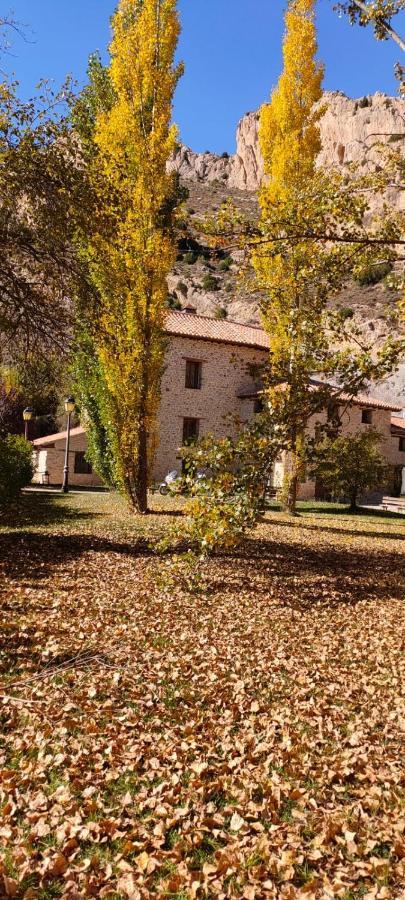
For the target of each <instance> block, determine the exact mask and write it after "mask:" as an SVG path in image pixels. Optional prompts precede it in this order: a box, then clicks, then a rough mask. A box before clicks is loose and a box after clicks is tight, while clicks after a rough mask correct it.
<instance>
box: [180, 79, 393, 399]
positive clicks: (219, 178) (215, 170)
mask: <svg viewBox="0 0 405 900" xmlns="http://www.w3.org/2000/svg"><path fill="white" fill-rule="evenodd" d="M323 104H324V105H325V111H324V113H323V116H322V119H321V121H320V128H321V137H322V151H321V153H320V156H319V164H320V165H322V166H338V167H340V168H342V169H344V168H345V167H347V166H348V165H349V164H350V163H357V164H358V165H359V166H360V167H361V168H362V169H364V170H370V169H371V168H372V167H373V166H375V165H376V164H377V159H378V152H377V145H380V144H381V143H383V144H387V145H393V146H395V147H402V146H403V144H402V142H403V141H404V139H405V128H404V122H405V101H403V100H401V99H399V98H393V97H387V96H386V95H385V94H375V95H373V96H372V97H363V98H362V99H361V100H350V99H348V98H347V97H345V95H344V94H341V93H327V94H325V96H324V100H323ZM258 126H259V114H258V113H257V112H255V113H247V115H246V116H244V117H243V118H242V119H241V121H240V123H239V125H238V129H237V150H236V154H235V155H234V156H229V155H228V154H224V155H223V156H215V155H214V154H211V153H194V152H193V151H192V150H190V149H189V148H188V147H185V146H184V145H183V146H180V147H179V148H178V151H177V153H176V156H175V158H174V160H173V162H172V167H173V168H174V169H175V170H176V171H178V172H179V174H180V176H181V180H182V181H183V182H184V183H185V184H186V186H187V188H188V190H189V198H188V202H187V204H186V221H185V230H184V236H183V239H182V240H181V242H180V245H179V254H178V259H177V263H176V266H175V268H174V270H173V272H172V273H171V275H170V276H169V291H170V295H171V302H172V304H173V305H175V306H177V307H184V306H186V305H192V306H194V307H196V309H197V310H198V311H199V312H200V313H202V314H205V315H211V316H212V315H214V316H218V317H219V318H227V317H229V318H232V319H236V320H238V321H247V322H257V321H258V318H259V316H258V300H259V298H258V296H257V295H255V294H254V292H252V290H251V289H250V287H249V285H247V284H246V282H244V281H243V280H241V278H240V277H239V274H238V254H236V253H235V252H233V253H232V252H231V251H229V252H228V253H227V252H226V251H223V252H222V253H221V254H219V255H218V258H216V259H215V258H213V257H212V255H210V254H209V253H208V251H207V247H206V246H205V245H204V239H203V236H202V235H201V230H200V229H199V228H198V227H196V224H197V222H201V218H202V217H203V216H205V215H206V214H207V213H209V212H213V211H215V210H216V209H218V208H219V206H220V204H221V203H222V202H223V201H224V200H227V199H228V198H232V200H233V202H234V203H235V204H236V205H237V206H238V207H239V208H240V209H242V210H243V211H244V212H245V213H246V214H247V215H248V216H249V217H250V218H254V217H255V216H257V214H258V206H257V196H256V193H255V192H256V191H257V187H258V185H259V184H260V181H261V178H262V175H263V164H262V159H261V156H260V150H259V141H258ZM404 149H405V148H404ZM403 198H404V192H403V191H401V187H400V185H394V186H393V187H392V188H391V189H390V192H389V195H388V197H387V199H388V200H389V203H390V205H391V206H393V207H395V208H401V207H402V208H404V201H403ZM373 205H375V202H374V201H373ZM396 299H397V298H396V296H395V293H394V292H393V291H392V290H390V289H389V287H388V286H387V284H386V283H385V281H384V280H383V279H382V280H381V282H380V283H378V284H367V285H359V284H357V283H353V282H349V283H348V284H347V287H346V288H345V290H344V291H343V292H342V294H341V295H340V296H339V297H336V298H334V299H333V305H334V306H338V307H339V306H340V307H343V308H344V309H345V311H346V312H347V314H348V315H351V316H354V318H355V320H356V321H357V322H358V323H359V324H361V326H362V328H363V330H364V333H365V334H367V335H368V337H369V339H370V342H371V343H373V344H374V346H375V347H378V346H379V345H381V343H382V342H383V340H384V339H385V338H386V337H387V335H388V334H389V333H390V332H392V328H393V327H395V326H393V314H394V310H395V306H396ZM404 384H405V370H404V368H402V369H401V371H400V373H399V374H397V375H395V376H394V377H393V378H392V379H391V380H389V382H387V384H386V385H385V387H384V388H382V389H381V391H379V393H382V394H383V395H384V396H385V397H386V398H393V397H395V398H396V399H398V400H399V402H401V403H404V404H405V394H404Z"/></svg>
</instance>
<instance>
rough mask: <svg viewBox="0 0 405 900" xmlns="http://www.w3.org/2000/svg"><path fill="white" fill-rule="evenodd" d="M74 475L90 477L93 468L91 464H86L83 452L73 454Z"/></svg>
mask: <svg viewBox="0 0 405 900" xmlns="http://www.w3.org/2000/svg"><path fill="white" fill-rule="evenodd" d="M74 471H75V475H91V474H92V471H93V468H92V465H91V463H89V462H87V459H86V454H85V452H84V450H78V451H76V453H75V469H74Z"/></svg>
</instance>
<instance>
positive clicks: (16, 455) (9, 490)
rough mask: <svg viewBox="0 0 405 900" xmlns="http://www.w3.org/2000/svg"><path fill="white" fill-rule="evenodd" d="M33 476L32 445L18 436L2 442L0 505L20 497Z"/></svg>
mask: <svg viewBox="0 0 405 900" xmlns="http://www.w3.org/2000/svg"><path fill="white" fill-rule="evenodd" d="M33 474H34V469H33V465H32V447H31V444H29V443H28V441H26V440H25V439H24V438H22V437H18V436H16V435H8V436H7V437H6V438H4V439H2V440H0V505H5V504H6V503H9V502H10V501H12V500H14V499H15V498H16V497H18V494H19V493H20V491H21V488H23V487H26V485H27V484H29V483H30V481H31V479H32V476H33Z"/></svg>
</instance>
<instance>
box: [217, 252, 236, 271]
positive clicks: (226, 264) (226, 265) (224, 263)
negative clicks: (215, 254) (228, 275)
mask: <svg viewBox="0 0 405 900" xmlns="http://www.w3.org/2000/svg"><path fill="white" fill-rule="evenodd" d="M232 262H233V260H232V257H231V256H226V257H225V259H221V262H220V264H219V266H218V268H219V271H220V272H228V271H229V269H230V268H231V265H232Z"/></svg>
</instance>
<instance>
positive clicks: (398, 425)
mask: <svg viewBox="0 0 405 900" xmlns="http://www.w3.org/2000/svg"><path fill="white" fill-rule="evenodd" d="M391 434H396V435H398V436H399V437H405V419H403V418H402V417H401V416H391Z"/></svg>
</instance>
